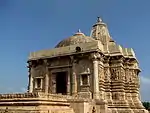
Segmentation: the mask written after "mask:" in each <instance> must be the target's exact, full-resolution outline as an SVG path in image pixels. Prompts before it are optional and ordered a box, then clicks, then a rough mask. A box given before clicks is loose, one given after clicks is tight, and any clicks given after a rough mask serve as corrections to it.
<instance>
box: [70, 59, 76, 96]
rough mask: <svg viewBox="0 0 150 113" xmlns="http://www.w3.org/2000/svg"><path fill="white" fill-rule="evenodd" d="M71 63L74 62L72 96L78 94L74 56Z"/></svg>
mask: <svg viewBox="0 0 150 113" xmlns="http://www.w3.org/2000/svg"><path fill="white" fill-rule="evenodd" d="M71 62H72V71H71V73H72V78H71V79H72V80H71V81H72V84H71V85H72V86H71V87H72V95H76V94H77V76H76V72H75V65H76V64H75V59H74V58H73V56H71Z"/></svg>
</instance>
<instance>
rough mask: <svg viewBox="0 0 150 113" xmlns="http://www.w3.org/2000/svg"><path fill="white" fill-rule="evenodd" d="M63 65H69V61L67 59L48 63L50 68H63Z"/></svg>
mask: <svg viewBox="0 0 150 113" xmlns="http://www.w3.org/2000/svg"><path fill="white" fill-rule="evenodd" d="M63 65H69V59H67V58H64V59H63V58H62V59H59V58H57V59H53V60H52V61H51V63H50V66H51V67H53V66H63Z"/></svg>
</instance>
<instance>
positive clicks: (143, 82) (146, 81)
mask: <svg viewBox="0 0 150 113" xmlns="http://www.w3.org/2000/svg"><path fill="white" fill-rule="evenodd" d="M140 86H141V87H140V92H141V98H142V100H143V101H150V96H149V95H150V90H149V87H150V78H148V77H145V76H140Z"/></svg>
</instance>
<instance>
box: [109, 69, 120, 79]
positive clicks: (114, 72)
mask: <svg viewBox="0 0 150 113" xmlns="http://www.w3.org/2000/svg"><path fill="white" fill-rule="evenodd" d="M111 79H112V80H118V79H119V74H118V72H117V69H116V68H111Z"/></svg>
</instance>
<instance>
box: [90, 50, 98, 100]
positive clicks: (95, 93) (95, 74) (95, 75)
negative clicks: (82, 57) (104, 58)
mask: <svg viewBox="0 0 150 113" xmlns="http://www.w3.org/2000/svg"><path fill="white" fill-rule="evenodd" d="M91 57H92V61H93V98H94V99H99V78H98V59H97V58H99V53H93V54H92V56H91Z"/></svg>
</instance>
